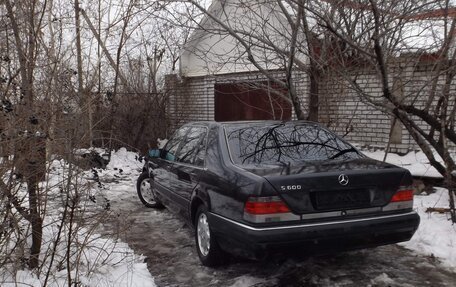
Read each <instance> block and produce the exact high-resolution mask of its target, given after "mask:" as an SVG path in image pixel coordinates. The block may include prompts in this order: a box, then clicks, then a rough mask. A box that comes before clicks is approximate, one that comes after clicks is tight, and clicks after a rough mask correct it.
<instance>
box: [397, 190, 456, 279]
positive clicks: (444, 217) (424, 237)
mask: <svg viewBox="0 0 456 287" xmlns="http://www.w3.org/2000/svg"><path fill="white" fill-rule="evenodd" d="M448 206H449V195H448V190H447V189H445V188H436V192H435V193H432V194H430V195H426V194H422V195H416V196H415V198H414V209H415V210H416V211H417V212H418V214H419V215H420V218H421V222H420V226H419V228H418V230H417V231H416V233H415V235H414V236H413V238H412V239H411V240H410V241H408V242H403V243H400V245H402V246H404V247H406V248H408V249H412V250H414V251H416V252H418V253H421V254H424V255H427V256H435V257H437V258H439V259H440V260H441V261H442V264H443V265H444V266H446V267H450V268H451V269H454V270H455V271H456V225H454V224H452V223H451V220H450V218H449V214H448V213H446V214H440V213H435V212H433V213H426V209H427V208H428V207H442V208H448Z"/></svg>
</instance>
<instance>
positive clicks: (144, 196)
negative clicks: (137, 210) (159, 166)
mask: <svg viewBox="0 0 456 287" xmlns="http://www.w3.org/2000/svg"><path fill="white" fill-rule="evenodd" d="M152 184H153V179H152V178H150V177H149V174H148V173H147V172H143V173H141V175H140V176H139V177H138V180H137V181H136V191H137V192H138V197H139V199H140V200H141V202H142V203H143V204H144V205H145V206H146V207H150V208H163V204H162V203H161V202H160V201H159V200H158V199H157V197H156V195H155V193H154V192H153V190H152Z"/></svg>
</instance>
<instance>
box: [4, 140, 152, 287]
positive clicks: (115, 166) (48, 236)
mask: <svg viewBox="0 0 456 287" xmlns="http://www.w3.org/2000/svg"><path fill="white" fill-rule="evenodd" d="M137 158H138V155H137V154H135V153H132V152H128V151H127V150H126V149H120V150H118V151H116V152H113V153H112V156H111V162H110V164H109V165H108V167H107V169H106V170H101V169H100V170H97V171H98V172H99V173H101V174H106V175H108V176H112V177H113V178H114V179H115V178H116V177H123V176H124V175H123V173H127V174H128V175H131V176H133V175H134V176H137V175H138V169H139V170H140V168H141V167H142V165H143V163H140V162H138V161H137ZM69 168H70V166H69V165H68V164H67V163H66V162H65V161H63V160H54V161H52V162H50V163H49V164H48V171H49V172H48V178H47V180H46V181H45V182H43V183H41V184H40V187H41V188H42V189H43V190H46V194H47V197H48V201H47V205H48V208H47V213H46V216H45V218H44V222H43V226H44V228H43V245H42V249H41V256H40V258H41V260H42V262H43V259H44V258H46V260H45V261H44V266H43V269H42V271H41V274H39V276H37V274H36V273H35V272H32V271H30V270H16V269H15V267H14V266H11V265H8V264H6V265H4V266H0V286H2V287H4V286H5V287H9V286H11V287H12V286H35V287H41V286H44V282H45V277H46V271H47V269H48V268H49V265H50V257H49V253H50V252H51V251H52V250H53V248H54V242H55V240H56V238H57V233H58V231H59V226H60V224H61V222H62V213H63V210H64V208H63V206H64V198H65V193H64V192H63V190H61V188H62V187H63V186H65V183H66V181H67V178H66V177H67V176H68V169H69ZM73 172H74V173H80V175H79V176H78V177H77V179H76V178H75V179H74V184H73V185H74V186H76V185H77V186H78V187H79V189H80V192H81V190H83V189H84V188H85V191H84V194H81V196H82V197H84V199H83V202H82V203H81V208H82V209H83V210H87V212H89V213H88V214H87V216H88V218H86V220H87V225H84V226H78V229H77V231H76V233H75V234H73V236H72V238H74V239H73V240H74V242H73V241H72V245H71V247H70V250H71V254H72V255H71V260H72V265H71V266H72V267H71V270H70V275H71V277H72V279H73V280H75V278H77V279H76V280H77V281H78V282H80V284H81V285H83V286H93V287H99V286H100V287H117V286H118V287H123V286H126V287H155V286H156V285H155V282H154V278H153V277H152V275H151V274H150V273H149V271H148V269H147V264H146V263H144V257H143V256H141V255H137V254H135V253H134V251H133V250H132V249H131V248H130V247H129V246H128V245H127V244H126V243H123V242H121V241H119V240H115V239H111V238H107V237H106V236H101V235H99V234H96V229H93V226H91V225H90V224H91V223H97V224H99V221H96V220H97V218H94V219H93V221H94V222H91V220H92V216H91V214H92V213H93V214H96V212H97V208H98V209H99V207H100V205H99V202H101V201H102V200H101V199H102V198H103V197H105V196H104V195H103V190H102V189H101V188H98V189H97V185H96V184H95V183H94V182H93V181H87V178H92V177H93V176H92V171H80V170H78V169H77V168H75V170H74V171H73ZM114 175H115V176H114ZM112 184H113V185H114V186H115V184H117V185H118V186H116V187H117V188H118V189H116V191H117V194H115V192H113V194H112V197H115V196H116V195H118V193H119V192H120V193H121V194H130V193H131V194H134V190H131V186H129V187H127V186H125V185H122V184H118V183H115V182H113V183H112ZM69 192H70V193H72V192H74V191H73V190H72V189H70V191H69ZM109 192H111V191H109ZM89 196H96V201H97V203H94V202H91V201H90V200H89ZM86 201H87V202H86ZM82 209H81V210H82ZM21 224H24V226H25V225H26V223H25V222H24V223H21ZM73 232H74V230H73ZM67 238H68V226H67V224H65V227H64V228H63V229H62V235H61V239H60V243H59V244H58V246H57V248H56V253H55V260H54V263H53V264H52V267H51V274H50V277H49V280H48V281H47V283H46V286H56V287H60V286H68V270H67V268H66V265H65V264H64V266H63V267H64V268H61V267H57V266H56V265H57V263H58V262H62V261H63V262H65V260H66V259H65V258H66V250H67V248H66V247H67V245H66V243H67ZM77 256H80V257H79V258H78V259H77ZM76 261H77V262H79V264H77V274H76V266H75V262H76ZM76 276H77V277H76Z"/></svg>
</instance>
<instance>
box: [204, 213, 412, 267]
mask: <svg viewBox="0 0 456 287" xmlns="http://www.w3.org/2000/svg"><path fill="white" fill-rule="evenodd" d="M209 220H210V224H211V227H212V229H213V231H214V233H215V234H216V236H217V239H218V241H219V243H220V245H221V246H222V247H223V248H224V249H226V250H231V251H233V250H234V251H235V252H234V253H237V252H236V250H237V251H240V253H242V254H245V253H246V252H247V255H249V257H254V258H259V257H264V256H266V255H267V254H268V253H272V252H276V251H287V249H288V250H292V251H293V252H296V251H302V252H304V253H315V252H317V253H325V252H331V251H336V250H350V249H359V248H366V247H374V246H379V245H384V244H391V243H397V242H401V241H407V240H409V239H410V238H411V237H412V236H413V234H414V233H415V231H416V229H417V228H418V225H419V222H420V218H419V216H418V214H416V212H414V211H411V212H408V213H403V214H390V215H383V216H375V217H367V218H352V219H345V220H335V221H327V222H319V223H315V222H313V223H299V224H294V225H287V226H277V227H254V226H249V225H246V224H243V223H240V222H236V221H233V220H231V219H228V218H225V217H222V216H220V215H216V214H212V213H211V214H210V216H209Z"/></svg>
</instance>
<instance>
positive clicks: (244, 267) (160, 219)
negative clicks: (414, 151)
mask: <svg viewBox="0 0 456 287" xmlns="http://www.w3.org/2000/svg"><path fill="white" fill-rule="evenodd" d="M132 179H133V180H132ZM119 183H120V184H119ZM106 187H107V188H110V193H111V194H114V195H116V194H118V196H114V197H112V196H111V198H110V201H111V202H110V203H111V210H112V211H113V216H112V217H111V221H110V222H108V223H106V224H105V227H106V232H107V233H111V232H113V233H114V234H119V235H120V237H121V239H122V240H123V241H125V242H127V243H128V244H129V245H130V247H132V248H133V249H134V250H135V252H137V253H139V254H143V255H144V256H145V257H146V259H145V260H146V261H147V264H148V267H149V270H150V272H151V274H152V276H154V277H155V282H156V284H157V285H158V286H160V287H161V286H236V287H241V286H242V287H243V286H262V287H266V286H455V285H454V284H455V282H456V273H451V272H449V271H448V270H446V269H445V268H444V267H442V266H440V264H439V262H438V261H437V260H436V259H433V258H430V257H423V256H420V255H417V254H415V253H414V252H412V251H409V250H407V249H405V248H402V247H400V246H398V245H390V246H384V247H378V248H375V249H369V250H362V251H354V252H345V253H341V254H337V255H334V256H325V257H313V258H307V259H302V260H291V259H289V260H277V261H269V262H251V261H240V260H237V261H235V260H232V262H230V263H229V264H228V265H226V266H224V267H221V268H218V269H211V268H207V267H204V266H202V265H201V264H200V262H199V260H198V256H197V254H196V250H195V245H194V239H193V233H192V231H191V229H190V228H188V227H187V226H184V223H183V221H181V220H180V219H179V218H176V217H175V216H174V215H173V214H171V213H170V212H169V211H167V210H166V209H165V210H154V209H148V208H146V207H144V206H143V205H142V204H141V203H140V201H139V199H137V196H136V191H135V188H134V175H128V176H124V177H123V178H117V179H116V183H111V184H109V186H108V185H107V186H106Z"/></svg>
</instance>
